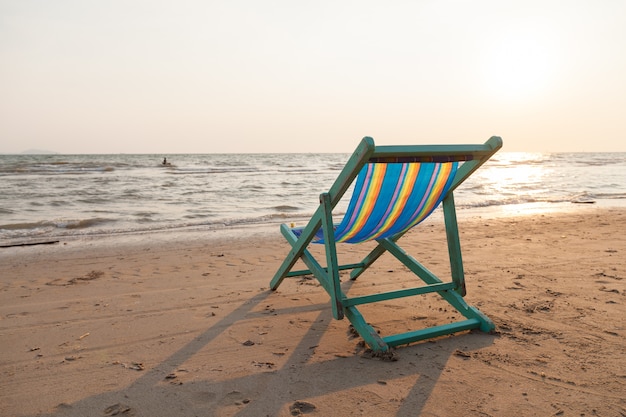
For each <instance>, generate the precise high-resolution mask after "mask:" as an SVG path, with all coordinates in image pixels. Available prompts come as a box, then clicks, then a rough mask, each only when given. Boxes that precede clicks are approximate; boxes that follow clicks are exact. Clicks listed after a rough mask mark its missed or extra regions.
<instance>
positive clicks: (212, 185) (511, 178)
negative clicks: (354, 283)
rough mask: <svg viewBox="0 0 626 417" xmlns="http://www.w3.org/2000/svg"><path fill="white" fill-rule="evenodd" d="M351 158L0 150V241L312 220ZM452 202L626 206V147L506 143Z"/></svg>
mask: <svg viewBox="0 0 626 417" xmlns="http://www.w3.org/2000/svg"><path fill="white" fill-rule="evenodd" d="M349 156H350V155H349V154H282V153H281V154H180V155H156V154H140V155H131V154H115V155H103V154H99V155H60V154H46V155H25V154H14V155H0V195H2V200H1V201H0V245H1V246H7V245H13V244H17V243H22V242H26V243H28V242H36V241H46V240H62V239H75V238H94V237H98V236H115V235H119V236H124V235H133V234H134V235H136V234H147V233H153V232H165V231H171V232H175V231H184V230H196V231H222V232H226V234H230V235H245V233H246V230H253V229H255V230H260V229H261V228H263V229H267V230H272V231H274V232H275V233H276V234H278V233H279V232H278V224H280V223H293V224H304V223H305V222H306V220H307V219H308V218H309V217H310V216H311V214H312V213H313V212H314V210H315V209H316V208H317V205H318V204H319V194H320V193H321V192H324V191H326V190H328V189H329V187H330V186H331V184H332V183H333V181H334V180H335V178H336V177H337V175H338V173H339V171H340V170H341V169H342V168H343V166H344V164H345V162H346V161H347V160H348V158H349ZM164 157H166V158H167V160H168V164H167V165H163V164H162V161H163V158H164ZM349 195H350V192H348V193H347V195H346V198H345V200H343V201H342V202H341V203H340V204H339V205H338V207H337V208H336V210H335V212H334V214H335V215H336V216H337V217H338V220H340V218H341V215H342V214H343V212H344V211H345V208H346V206H347V200H348V198H349ZM455 201H456V205H457V212H458V213H459V216H467V215H469V216H472V215H478V216H482V215H488V216H491V215H493V216H496V215H498V216H500V215H524V214H535V213H539V212H544V211H555V210H556V211H559V210H567V209H570V208H572V207H574V206H582V205H585V206H587V205H592V204H593V205H595V206H620V207H624V206H626V153H514V152H499V153H498V154H496V155H495V156H494V157H493V158H492V159H491V160H490V161H489V162H487V163H486V164H485V165H483V167H481V168H480V169H479V170H478V171H476V172H475V173H474V174H473V175H472V176H471V177H470V178H469V179H468V180H467V181H466V182H465V183H463V184H462V185H461V187H459V188H458V189H457V191H455ZM274 226H275V227H274Z"/></svg>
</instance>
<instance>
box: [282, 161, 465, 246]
mask: <svg viewBox="0 0 626 417" xmlns="http://www.w3.org/2000/svg"><path fill="white" fill-rule="evenodd" d="M457 167H458V162H444V163H441V162H406V163H368V164H367V165H365V166H364V167H363V168H362V169H361V171H360V172H359V175H358V177H357V180H356V184H355V187H354V192H353V194H352V197H351V199H350V204H349V205H348V208H347V211H346V214H345V216H344V218H343V220H342V221H341V222H340V223H339V225H338V226H337V227H336V228H335V240H336V241H337V242H344V243H361V242H365V241H368V240H374V239H383V238H386V237H389V236H393V235H395V234H396V233H401V232H405V231H407V230H408V229H410V228H412V227H413V226H415V225H417V224H418V223H420V222H421V221H422V220H424V219H425V218H426V217H428V216H429V215H430V213H432V212H433V210H435V209H436V208H437V207H438V206H439V204H440V203H441V200H442V199H443V197H444V196H445V195H446V193H447V191H448V189H449V188H450V185H451V184H452V179H453V178H454V174H455V173H456V169H457ZM293 231H294V233H296V234H297V235H299V234H301V233H302V229H301V228H295V229H293ZM313 243H324V239H323V233H322V230H320V231H319V232H318V233H317V234H316V236H315V238H314V239H313Z"/></svg>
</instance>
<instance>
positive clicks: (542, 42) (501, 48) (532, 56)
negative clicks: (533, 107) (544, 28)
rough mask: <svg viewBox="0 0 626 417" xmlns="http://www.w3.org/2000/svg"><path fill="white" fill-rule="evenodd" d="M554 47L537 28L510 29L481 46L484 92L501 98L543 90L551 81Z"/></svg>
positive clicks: (527, 96)
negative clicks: (482, 51)
mask: <svg viewBox="0 0 626 417" xmlns="http://www.w3.org/2000/svg"><path fill="white" fill-rule="evenodd" d="M557 55H558V50H557V49H556V48H554V47H553V45H552V42H551V39H550V36H547V35H546V33H545V32H541V31H537V30H531V29H529V30H511V31H509V32H505V33H503V34H502V35H501V36H500V37H498V38H497V39H496V40H495V41H493V42H492V43H490V44H489V45H488V47H487V48H486V49H485V53H484V59H483V61H482V65H483V68H482V76H483V78H484V83H483V84H484V86H485V87H486V89H487V90H488V92H489V93H490V94H492V95H494V96H495V97H499V98H501V99H525V98H531V97H536V96H538V95H542V94H544V93H545V92H546V91H547V90H548V89H549V87H550V84H551V83H552V82H553V81H554V76H555V73H556V60H557Z"/></svg>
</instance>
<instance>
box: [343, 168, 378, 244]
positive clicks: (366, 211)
mask: <svg viewBox="0 0 626 417" xmlns="http://www.w3.org/2000/svg"><path fill="white" fill-rule="evenodd" d="M386 171H387V165H386V164H376V165H375V166H374V172H373V173H372V179H371V181H370V184H369V187H368V188H367V194H366V196H365V199H364V202H363V206H362V208H361V209H360V210H359V215H358V217H357V219H356V221H355V222H354V225H353V226H352V229H350V231H349V232H348V233H346V234H345V235H344V236H343V237H342V238H341V239H339V240H338V241H339V242H344V241H346V240H348V239H350V238H352V237H353V236H354V235H356V234H357V233H358V232H359V231H360V230H361V229H362V228H363V225H365V223H366V222H367V220H368V219H369V216H370V214H371V213H372V210H373V209H374V205H375V204H376V199H377V198H378V194H379V193H380V190H381V188H382V183H383V179H384V178H385V172H386Z"/></svg>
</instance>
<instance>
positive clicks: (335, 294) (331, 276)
mask: <svg viewBox="0 0 626 417" xmlns="http://www.w3.org/2000/svg"><path fill="white" fill-rule="evenodd" d="M320 203H321V204H322V207H323V208H324V213H323V216H322V231H323V232H324V247H325V249H326V265H327V273H326V275H325V276H326V279H327V281H328V283H329V284H330V285H329V287H330V288H329V291H328V294H329V295H330V304H331V307H332V310H333V317H334V318H336V319H337V320H341V319H343V305H342V304H341V300H342V298H343V293H342V292H341V282H340V281H339V264H338V261H337V245H336V242H335V231H334V225H333V217H332V206H331V203H330V195H329V194H328V193H323V194H321V195H320Z"/></svg>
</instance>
